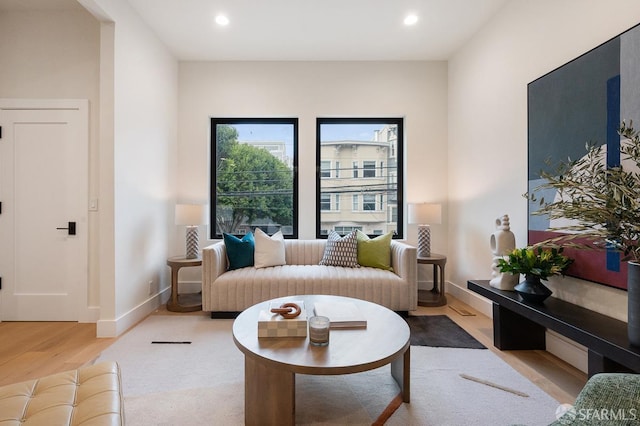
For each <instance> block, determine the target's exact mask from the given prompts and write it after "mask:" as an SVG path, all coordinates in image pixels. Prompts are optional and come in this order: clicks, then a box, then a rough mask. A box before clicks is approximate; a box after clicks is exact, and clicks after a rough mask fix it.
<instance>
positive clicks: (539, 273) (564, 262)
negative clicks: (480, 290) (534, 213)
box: [498, 246, 573, 303]
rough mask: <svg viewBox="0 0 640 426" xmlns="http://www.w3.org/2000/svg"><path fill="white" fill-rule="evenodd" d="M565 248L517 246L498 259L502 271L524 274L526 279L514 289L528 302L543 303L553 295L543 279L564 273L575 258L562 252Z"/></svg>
mask: <svg viewBox="0 0 640 426" xmlns="http://www.w3.org/2000/svg"><path fill="white" fill-rule="evenodd" d="M562 251H563V248H562V247H560V248H556V247H552V248H543V247H540V246H530V247H525V248H517V249H515V250H513V251H512V252H511V253H509V254H508V255H507V256H505V257H504V258H502V259H498V269H499V270H500V272H507V273H510V274H514V275H516V274H523V275H524V276H525V280H524V281H522V282H521V283H519V284H518V285H516V286H515V287H514V290H515V291H516V292H517V293H518V294H519V295H520V297H522V299H524V300H526V301H528V302H534V303H542V302H543V301H544V300H545V299H546V298H547V297H549V296H550V295H551V290H549V289H548V288H547V287H546V286H545V285H544V284H542V280H547V279H549V277H551V276H553V275H564V273H565V271H566V270H567V268H568V267H569V265H571V263H573V259H571V258H569V257H567V256H564V255H563V254H562Z"/></svg>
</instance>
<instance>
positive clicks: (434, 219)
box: [408, 203, 442, 225]
mask: <svg viewBox="0 0 640 426" xmlns="http://www.w3.org/2000/svg"><path fill="white" fill-rule="evenodd" d="M408 219H409V223H416V224H430V225H439V224H440V223H442V206H441V205H440V204H429V203H410V204H409V218H408Z"/></svg>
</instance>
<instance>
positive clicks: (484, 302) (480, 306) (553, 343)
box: [446, 282, 588, 373]
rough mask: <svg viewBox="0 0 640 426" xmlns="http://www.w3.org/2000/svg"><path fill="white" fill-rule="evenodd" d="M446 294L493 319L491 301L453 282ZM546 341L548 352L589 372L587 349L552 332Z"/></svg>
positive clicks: (548, 331) (448, 285) (547, 333)
mask: <svg viewBox="0 0 640 426" xmlns="http://www.w3.org/2000/svg"><path fill="white" fill-rule="evenodd" d="M446 292H447V293H450V294H451V295H452V296H453V297H455V298H456V299H458V300H460V301H461V302H463V303H466V304H467V305H469V306H471V307H472V308H474V309H475V310H477V311H478V312H480V313H482V314H483V315H486V316H488V317H489V318H493V302H491V301H490V300H488V299H485V298H484V297H482V296H480V295H478V294H476V293H474V292H472V291H470V290H469V289H468V288H466V287H464V288H463V287H461V286H459V285H457V284H454V283H451V282H447V286H446ZM545 340H546V347H547V352H549V353H550V354H552V355H554V356H556V357H558V358H560V359H561V360H563V361H564V362H566V363H567V364H569V365H572V366H574V367H575V368H577V369H578V370H580V371H583V372H585V373H586V372H587V365H588V363H587V360H588V353H587V348H585V347H584V346H582V345H580V344H578V343H576V342H574V341H573V340H569V339H567V338H566V337H564V336H562V335H560V334H558V333H555V332H554V331H550V330H547V332H546V333H545Z"/></svg>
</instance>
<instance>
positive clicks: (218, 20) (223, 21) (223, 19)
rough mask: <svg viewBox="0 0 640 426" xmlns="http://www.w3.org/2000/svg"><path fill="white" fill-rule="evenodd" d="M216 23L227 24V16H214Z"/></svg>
mask: <svg viewBox="0 0 640 426" xmlns="http://www.w3.org/2000/svg"><path fill="white" fill-rule="evenodd" d="M216 24H218V25H221V26H223V27H224V26H225V25H229V18H227V17H226V16H225V15H218V16H216Z"/></svg>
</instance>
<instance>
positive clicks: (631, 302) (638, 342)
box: [627, 262, 640, 346]
mask: <svg viewBox="0 0 640 426" xmlns="http://www.w3.org/2000/svg"><path fill="white" fill-rule="evenodd" d="M627 300H628V302H627V303H628V308H627V315H628V320H627V321H628V323H627V333H628V334H629V343H631V344H632V345H634V346H640V264H638V263H635V262H628V275H627Z"/></svg>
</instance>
